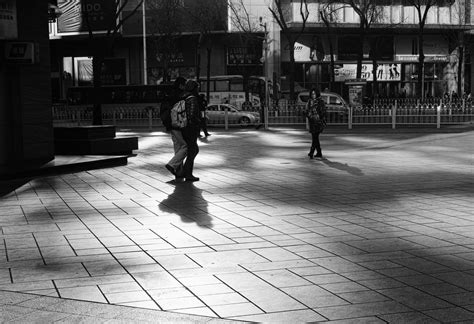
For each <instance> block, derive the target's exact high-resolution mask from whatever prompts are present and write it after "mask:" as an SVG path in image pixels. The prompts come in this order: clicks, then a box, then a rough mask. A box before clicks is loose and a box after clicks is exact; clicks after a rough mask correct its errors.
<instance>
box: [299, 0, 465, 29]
mask: <svg viewBox="0 0 474 324" xmlns="http://www.w3.org/2000/svg"><path fill="white" fill-rule="evenodd" d="M467 1H472V0H455V1H454V2H453V3H452V4H449V3H448V2H446V4H445V5H444V6H433V7H431V8H430V10H429V11H428V17H427V24H428V25H430V24H431V25H438V24H442V25H465V24H472V23H474V21H472V20H471V19H472V18H471V17H472V15H467V11H466V8H469V6H467ZM325 6H326V3H324V2H319V1H311V2H310V3H309V4H308V10H309V12H310V16H309V18H308V21H307V22H308V23H310V24H311V23H322V20H321V17H320V15H319V14H318V13H319V11H320V10H324V8H325ZM290 8H291V21H292V22H301V21H302V17H301V14H300V1H292V2H291V4H290ZM333 8H335V9H336V10H335V11H334V13H335V15H334V17H335V18H336V21H337V22H338V23H342V24H344V23H346V24H350V23H352V24H356V23H358V22H359V16H358V14H357V13H356V12H355V11H354V9H352V8H350V7H348V6H343V5H342V4H338V3H334V4H333ZM380 8H381V12H382V14H381V17H380V18H379V21H378V22H379V23H382V24H400V25H401V26H403V25H413V24H418V15H417V11H416V9H415V7H413V6H403V5H397V4H395V5H390V6H380ZM469 16H470V17H469ZM466 17H468V19H469V20H471V21H466Z"/></svg>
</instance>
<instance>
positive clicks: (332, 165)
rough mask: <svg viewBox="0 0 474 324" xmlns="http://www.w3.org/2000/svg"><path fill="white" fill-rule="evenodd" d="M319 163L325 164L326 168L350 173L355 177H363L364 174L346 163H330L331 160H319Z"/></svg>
mask: <svg viewBox="0 0 474 324" xmlns="http://www.w3.org/2000/svg"><path fill="white" fill-rule="evenodd" d="M321 161H322V162H323V163H324V164H326V165H327V166H328V167H330V168H333V169H337V170H341V171H346V172H347V173H350V174H352V175H355V176H363V175H364V173H363V172H362V171H361V170H360V169H358V168H356V167H351V166H350V165H348V164H347V163H340V162H335V161H331V160H329V159H326V158H323V159H321Z"/></svg>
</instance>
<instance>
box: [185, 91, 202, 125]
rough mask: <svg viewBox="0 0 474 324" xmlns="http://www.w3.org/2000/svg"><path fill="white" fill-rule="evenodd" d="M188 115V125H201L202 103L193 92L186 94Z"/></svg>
mask: <svg viewBox="0 0 474 324" xmlns="http://www.w3.org/2000/svg"><path fill="white" fill-rule="evenodd" d="M186 116H187V118H188V127H194V126H196V127H199V126H200V124H201V105H200V101H199V98H198V97H197V96H196V95H194V94H191V93H188V94H187V95H186Z"/></svg>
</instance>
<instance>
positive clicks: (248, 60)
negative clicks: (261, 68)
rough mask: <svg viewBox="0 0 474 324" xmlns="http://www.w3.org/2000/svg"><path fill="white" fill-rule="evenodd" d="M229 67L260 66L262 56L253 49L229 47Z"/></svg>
mask: <svg viewBox="0 0 474 324" xmlns="http://www.w3.org/2000/svg"><path fill="white" fill-rule="evenodd" d="M227 64H228V65H256V64H260V56H259V55H257V53H256V51H255V50H254V49H253V48H249V47H228V48H227Z"/></svg>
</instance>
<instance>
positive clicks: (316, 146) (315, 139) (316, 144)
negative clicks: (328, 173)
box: [309, 132, 322, 156]
mask: <svg viewBox="0 0 474 324" xmlns="http://www.w3.org/2000/svg"><path fill="white" fill-rule="evenodd" d="M319 134H321V133H320V132H314V133H311V136H312V143H311V150H310V151H309V155H310V156H313V154H314V150H315V149H316V155H317V156H321V155H322V153H321V143H320V142H319Z"/></svg>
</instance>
